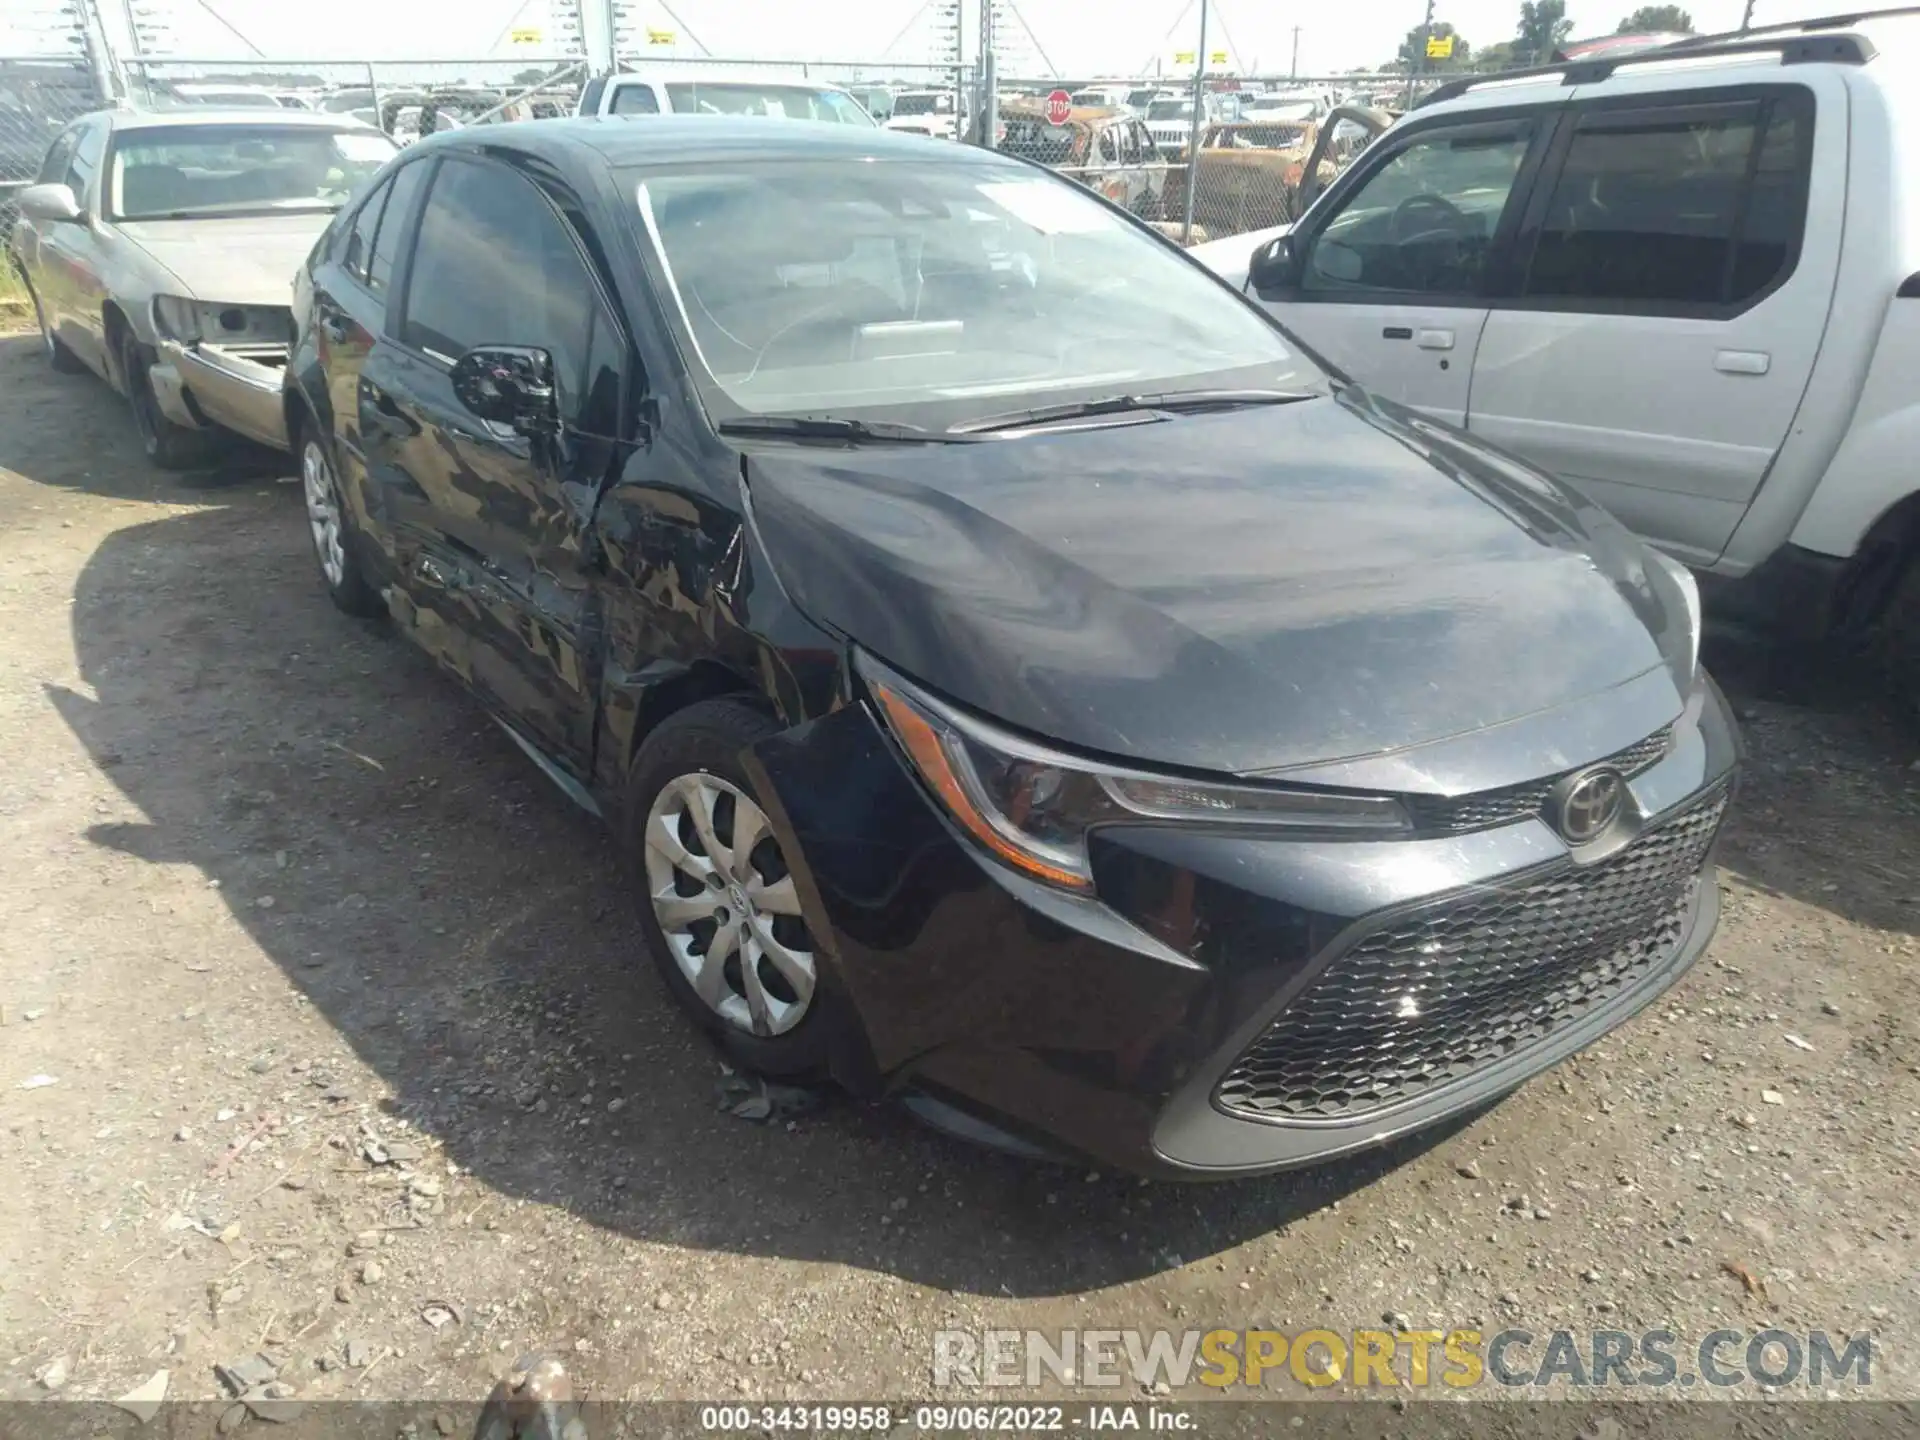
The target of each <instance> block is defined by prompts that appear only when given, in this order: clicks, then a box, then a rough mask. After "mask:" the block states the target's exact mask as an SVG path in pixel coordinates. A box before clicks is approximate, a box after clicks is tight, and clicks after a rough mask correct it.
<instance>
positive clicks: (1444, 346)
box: [1413, 330, 1453, 350]
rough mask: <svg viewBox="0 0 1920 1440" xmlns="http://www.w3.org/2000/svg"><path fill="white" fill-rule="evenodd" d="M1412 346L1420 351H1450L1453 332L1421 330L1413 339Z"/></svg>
mask: <svg viewBox="0 0 1920 1440" xmlns="http://www.w3.org/2000/svg"><path fill="white" fill-rule="evenodd" d="M1413 343H1414V344H1416V345H1418V346H1419V347H1420V348H1421V349H1422V350H1451V349H1452V348H1453V332H1452V331H1451V330H1422V331H1421V332H1420V333H1419V335H1418V336H1416V337H1415V339H1414V342H1413Z"/></svg>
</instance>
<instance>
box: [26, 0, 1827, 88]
mask: <svg viewBox="0 0 1920 1440" xmlns="http://www.w3.org/2000/svg"><path fill="white" fill-rule="evenodd" d="M61 3H62V0H0V55H6V54H22V53H32V52H33V51H35V50H39V49H44V48H46V46H45V43H44V41H41V42H40V43H35V42H36V40H37V39H38V37H39V36H40V35H42V34H44V33H46V32H45V31H44V29H43V27H44V25H45V23H46V20H47V17H48V16H49V15H50V14H51V13H53V12H55V11H57V10H58V9H59V8H60V5H61ZM97 3H98V4H99V6H100V8H101V11H102V13H103V17H104V19H105V20H106V22H107V24H108V27H109V30H110V32H113V33H116V34H121V35H123V34H124V33H125V30H126V16H127V12H128V9H129V8H130V7H139V8H141V9H145V10H151V11H154V12H157V13H159V14H160V15H161V16H162V17H164V19H165V21H166V22H167V24H168V26H169V28H170V29H171V31H172V38H171V42H170V48H171V50H172V52H173V53H174V54H176V55H183V56H185V55H191V56H193V57H195V58H208V59H212V58H234V59H240V58H244V57H246V56H247V55H248V54H249V53H251V52H250V51H249V50H248V48H247V43H246V42H248V41H250V42H251V43H252V45H254V46H256V47H258V49H259V50H260V51H263V52H265V53H266V54H267V55H269V56H272V57H273V58H276V59H280V58H286V59H313V60H319V59H340V60H345V59H377V60H405V59H420V60H425V59H442V58H451V59H478V58H483V57H502V58H514V57H515V56H516V55H525V56H527V57H529V58H531V57H533V56H535V55H539V54H543V53H547V51H543V50H541V49H539V48H537V47H535V46H523V47H522V48H519V49H516V47H515V45H514V43H513V41H512V40H511V39H510V38H509V37H510V36H511V34H512V32H513V31H514V30H515V29H521V30H540V31H541V32H542V35H543V39H544V36H545V35H546V34H547V33H549V32H548V29H547V27H548V25H549V23H550V22H549V21H548V19H547V13H546V11H547V6H548V5H549V4H552V5H559V6H567V5H570V4H572V3H574V0H326V3H325V4H322V5H313V4H308V3H301V0H97ZM623 3H625V4H627V5H629V6H630V8H631V9H632V11H633V13H634V24H635V28H636V30H638V29H644V28H653V29H658V30H663V31H670V32H672V33H673V34H674V37H675V43H674V44H673V46H672V47H671V48H664V49H660V50H657V51H656V52H655V53H656V54H659V55H662V56H666V55H672V56H675V57H680V58H691V57H698V56H699V55H701V54H702V53H703V47H704V52H705V53H708V54H711V55H714V56H717V57H726V58H759V59H798V58H803V57H805V58H815V59H821V60H851V61H879V60H887V59H890V60H893V61H896V62H906V61H916V60H926V59H929V58H932V55H931V53H930V51H931V46H932V43H933V42H932V40H931V26H930V24H929V23H928V17H929V15H930V14H931V8H932V7H931V6H929V5H923V4H921V3H920V0H664V3H663V0H623ZM963 3H964V4H965V5H966V7H967V11H968V15H969V19H968V24H967V29H968V31H969V32H970V33H971V32H972V24H973V22H972V18H971V16H972V13H973V12H974V11H975V10H976V8H977V5H978V3H979V0H963ZM1003 3H1004V0H1003ZM1208 4H1209V7H1210V20H1209V37H1208V42H1207V49H1208V50H1209V51H1214V50H1226V51H1228V52H1229V55H1230V57H1231V60H1230V63H1232V64H1233V65H1234V66H1235V68H1238V69H1240V70H1243V71H1253V70H1259V71H1262V72H1264V73H1285V72H1286V70H1287V68H1288V66H1289V63H1290V61H1291V58H1292V46H1293V27H1294V26H1296V25H1297V26H1299V27H1300V34H1299V46H1300V50H1299V66H1300V68H1299V73H1300V74H1302V75H1308V74H1315V73H1321V74H1329V73H1339V72H1342V71H1345V70H1348V69H1352V68H1355V67H1366V68H1369V69H1371V68H1373V67H1375V66H1378V65H1380V64H1382V63H1384V62H1386V61H1387V60H1390V59H1391V58H1392V57H1393V54H1394V51H1395V49H1396V48H1397V47H1398V45H1399V43H1400V40H1401V38H1402V37H1403V36H1404V35H1405V34H1406V32H1407V30H1408V29H1409V28H1410V27H1412V26H1415V25H1418V24H1419V23H1420V19H1421V14H1422V10H1423V6H1424V0H1338V3H1333V4H1327V3H1322V4H1314V5H1309V4H1303V3H1299V0H1208ZM1742 4H1743V0H1692V3H1689V4H1687V5H1686V8H1687V9H1688V10H1689V11H1690V12H1691V13H1692V15H1693V20H1694V27H1695V29H1697V30H1699V31H1702V32H1708V31H1714V30H1731V29H1734V28H1737V27H1738V25H1739V23H1740V12H1741V9H1742ZM1012 8H1013V9H1014V10H1015V11H1017V13H1018V14H1019V16H1020V17H1021V18H1022V19H1023V20H1024V21H1025V23H1026V28H1027V29H1028V30H1030V31H1031V32H1032V38H1033V40H1034V41H1037V46H1038V49H1039V51H1041V52H1043V53H1044V54H1045V55H1046V56H1047V57H1048V58H1050V59H1051V61H1052V62H1053V64H1054V66H1055V67H1056V68H1057V69H1058V70H1060V71H1061V72H1063V73H1069V74H1072V75H1075V76H1077V77H1078V76H1090V75H1094V74H1103V75H1104V74H1110V75H1121V74H1144V73H1152V71H1153V69H1154V66H1155V63H1156V61H1157V62H1158V63H1159V65H1160V66H1162V67H1163V68H1164V69H1165V70H1166V71H1168V72H1169V73H1170V72H1172V70H1173V68H1174V55H1175V53H1176V52H1177V51H1181V50H1187V51H1191V50H1193V49H1194V48H1195V46H1196V44H1197V39H1198V29H1199V8H1200V0H1013V7H1012ZM1567 8H1568V13H1569V14H1570V15H1571V17H1572V18H1573V20H1574V22H1575V23H1574V33H1575V35H1576V37H1581V38H1584V37H1587V36H1592V35H1603V34H1611V33H1612V32H1613V30H1614V29H1615V27H1616V26H1617V25H1618V24H1619V22H1620V20H1621V18H1622V17H1623V16H1624V15H1626V14H1628V13H1629V12H1630V11H1631V10H1632V9H1633V8H1635V7H1634V4H1633V3H1628V0H1568V5H1567ZM1844 8H1845V7H1844V6H1842V5H1840V4H1838V3H1837V0H1757V3H1756V4H1755V10H1754V21H1755V23H1756V24H1765V23H1767V22H1769V21H1784V20H1791V19H1795V18H1800V17H1804V16H1810V15H1817V14H1822V13H1833V12H1834V11H1835V10H1839V9H1844ZM1519 12H1520V6H1519V0H1438V3H1437V4H1436V7H1435V12H1434V18H1435V19H1436V20H1445V21H1448V22H1451V23H1452V24H1453V26H1454V27H1455V29H1456V30H1457V31H1458V32H1459V33H1460V34H1461V35H1463V36H1465V37H1466V39H1467V40H1468V41H1469V42H1470V43H1472V44H1474V45H1486V44H1491V43H1493V42H1495V41H1498V40H1507V39H1511V38H1513V33H1514V27H1515V24H1516V22H1517V20H1518V18H1519ZM216 17H218V18H216ZM222 21H224V22H225V23H224V24H223V23H222ZM229 27H230V28H229ZM236 32H237V34H236ZM902 32H905V33H904V34H903V33H902ZM240 36H244V37H245V40H244V41H243V40H242V39H240V38H239V37H240ZM889 47H891V48H889ZM551 48H552V47H551V46H548V47H547V49H548V50H551ZM1006 48H1008V49H1011V50H1013V51H1015V52H1016V53H1017V52H1019V51H1021V50H1026V51H1027V56H1028V57H1032V55H1033V51H1032V50H1031V49H1029V48H1028V45H1027V37H1026V36H1025V35H1020V34H1017V33H1016V35H1015V38H1014V41H1013V43H1012V45H1011V46H1009V47H1006ZM1002 64H1003V69H1004V68H1006V65H1005V61H1004V60H1003V62H1002ZM1022 68H1024V67H1022Z"/></svg>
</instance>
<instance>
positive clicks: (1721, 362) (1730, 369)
mask: <svg viewBox="0 0 1920 1440" xmlns="http://www.w3.org/2000/svg"><path fill="white" fill-rule="evenodd" d="M1772 367H1773V356H1771V355H1769V354H1768V353H1767V352H1766V351H1764V350H1722V351H1720V352H1719V353H1718V354H1716V355H1715V356H1714V357H1713V368H1714V369H1716V370H1718V371H1719V372H1720V373H1721V374H1723V375H1764V374H1766V373H1767V371H1768V370H1770V369H1771V368H1772Z"/></svg>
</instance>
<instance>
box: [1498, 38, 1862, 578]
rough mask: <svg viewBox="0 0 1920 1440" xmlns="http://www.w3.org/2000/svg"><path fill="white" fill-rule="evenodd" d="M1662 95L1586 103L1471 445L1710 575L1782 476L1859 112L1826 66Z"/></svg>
mask: <svg viewBox="0 0 1920 1440" xmlns="http://www.w3.org/2000/svg"><path fill="white" fill-rule="evenodd" d="M1630 83H1631V82H1630ZM1659 83H1661V81H1660V77H1657V76H1648V77H1644V78H1642V79H1640V80H1639V81H1638V84H1637V87H1636V88H1637V90H1638V92H1639V93H1635V90H1629V92H1628V93H1626V94H1624V95H1620V94H1613V95H1609V96H1608V97H1607V98H1606V99H1592V100H1585V101H1583V100H1581V98H1580V96H1579V93H1578V92H1576V93H1575V97H1574V100H1573V104H1572V107H1571V109H1570V111H1569V113H1568V115H1567V119H1566V121H1565V122H1564V123H1563V125H1562V126H1561V128H1560V132H1559V134H1558V135H1557V136H1556V137H1555V140H1554V143H1553V146H1552V150H1551V152H1550V154H1549V156H1548V159H1547V164H1546V166H1545V167H1544V169H1543V171H1542V177H1541V181H1540V184H1539V185H1537V186H1536V187H1535V193H1534V196H1533V198H1532V200H1531V202H1530V203H1529V204H1528V206H1527V212H1526V216H1525V219H1524V221H1523V223H1522V225H1521V229H1520V234H1521V235H1522V237H1523V241H1522V243H1521V244H1520V245H1519V246H1518V247H1517V250H1516V255H1515V267H1514V276H1515V285H1514V291H1513V296H1514V298H1512V299H1509V300H1503V301H1498V302H1496V304H1495V308H1494V310H1493V313H1492V316H1491V318H1490V319H1489V320H1488V322H1487V326H1486V330H1485V333H1484V334H1483V335H1482V337H1481V341H1480V349H1479V352H1478V354H1477V356H1476V358H1475V361H1474V372H1473V395H1472V403H1471V405H1470V407H1469V417H1468V425H1469V428H1470V429H1472V430H1473V431H1474V433H1476V434H1479V435H1483V436H1485V437H1486V438H1487V439H1488V440H1491V441H1493V442H1495V443H1497V444H1500V445H1504V446H1506V447H1508V448H1509V449H1512V450H1514V451H1516V452H1517V453H1519V454H1520V455H1523V456H1525V457H1526V458H1527V459H1529V460H1531V461H1533V462H1534V463H1535V464H1537V465H1539V466H1541V467H1542V468H1543V469H1546V470H1549V471H1551V472H1553V473H1554V474H1556V475H1558V476H1560V477H1562V478H1563V479H1566V480H1569V481H1571V482H1573V484H1574V485H1576V486H1577V487H1578V488H1580V489H1582V490H1584V491H1586V492H1587V493H1588V494H1590V495H1591V496H1592V497H1593V498H1594V499H1595V500H1597V501H1599V502H1600V503H1601V504H1602V505H1605V506H1606V507H1607V508H1608V509H1609V510H1611V511H1612V512H1613V513H1614V514H1615V515H1616V516H1617V517H1618V518H1619V519H1620V520H1622V521H1623V522H1625V523H1626V524H1627V525H1628V526H1629V527H1631V528H1632V529H1634V530H1636V531H1638V532H1639V533H1640V534H1642V535H1644V536H1646V537H1647V538H1649V539H1651V540H1655V541H1657V542H1659V543H1660V544H1661V545H1662V546H1663V547H1665V548H1667V549H1670V550H1672V551H1673V552H1674V553H1676V554H1677V555H1680V556H1682V557H1684V558H1686V559H1689V560H1692V561H1695V562H1696V563H1706V562H1711V561H1712V560H1713V559H1715V558H1716V557H1717V556H1718V555H1719V554H1720V552H1721V550H1722V549H1723V548H1724V547H1725V545H1726V543H1727V540H1728V538H1729V537H1730V536H1731V535H1732V533H1733V531H1734V528H1735V526H1737V525H1738V524H1739V522H1740V518H1741V516H1742V515H1743V514H1744V513H1745V512H1746V509H1747V506H1748V504H1749V502H1751V501H1752V499H1753V497H1754V494H1755V493H1756V492H1757V491H1758V490H1759V488H1760V485H1761V482H1762V481H1763V480H1764V479H1765V478H1766V475H1767V471H1768V469H1769V467H1770V466H1771V464H1772V462H1773V457H1774V453H1775V452H1776V451H1777V450H1778V449H1779V448H1780V445H1781V443H1782V441H1784V440H1785V438H1786V436H1787V433H1788V429H1789V427H1790V426H1791V425H1792V423H1793V417H1794V414H1795V411H1796V410H1797V409H1798V407H1799V404H1800V399H1801V396H1802V394H1803V393H1804V391H1805V390H1806V387H1807V381H1808V379H1809V377H1810V376H1811V374H1812V371H1813V363H1814V357H1815V356H1816V355H1817V354H1818V352H1819V348H1820V342H1821V338H1822V336H1823V335H1824V333H1825V330H1826V323H1827V313H1828V308H1829V305H1830V302H1831V299H1832V292H1833V284H1834V278H1835V275H1836V273H1837V270H1838V266H1839V255H1840V238H1841V224H1842V219H1843V216H1844V214H1845V205H1846V184H1847V129H1846V118H1845V117H1846V113H1847V109H1846V95H1845V91H1844V88H1843V82H1842V81H1841V80H1840V79H1839V77H1838V76H1835V75H1831V74H1823V73H1819V72H1818V71H1815V70H1812V69H1811V68H1810V69H1809V70H1808V71H1807V72H1806V73H1805V75H1804V76H1803V77H1802V76H1796V77H1795V78H1794V80H1792V81H1791V82H1786V81H1769V82H1768V83H1764V84H1761V83H1755V84H1747V85H1740V86H1729V87H1716V88H1714V89H1711V90H1690V91H1682V92H1679V93H1675V92H1674V91H1672V89H1671V88H1670V87H1671V79H1670V77H1669V78H1668V79H1667V80H1666V81H1665V83H1666V84H1667V85H1668V86H1669V88H1668V89H1667V90H1666V91H1665V92H1664V93H1657V92H1655V91H1654V89H1653V87H1655V86H1657V85H1658V84H1659ZM1614 88H1616V89H1617V88H1618V87H1617V84H1616V87H1614ZM1816 103H1817V104H1818V106H1819V108H1820V111H1821V113H1820V117H1819V118H1820V123H1819V124H1818V125H1817V126H1816V125H1815V123H1814V116H1815V109H1816ZM1829 121H1831V122H1832V123H1829Z"/></svg>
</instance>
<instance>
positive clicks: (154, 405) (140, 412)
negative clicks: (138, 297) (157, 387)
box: [120, 331, 219, 470]
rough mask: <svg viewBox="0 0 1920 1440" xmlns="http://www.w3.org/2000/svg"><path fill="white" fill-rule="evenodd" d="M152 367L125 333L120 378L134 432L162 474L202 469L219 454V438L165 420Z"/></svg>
mask: <svg viewBox="0 0 1920 1440" xmlns="http://www.w3.org/2000/svg"><path fill="white" fill-rule="evenodd" d="M152 366H153V361H152V359H151V358H150V357H149V356H148V354H147V351H146V347H145V346H144V345H142V344H141V343H140V342H139V341H138V340H137V339H135V338H134V336H133V334H132V333H131V332H130V331H129V332H123V333H122V334H121V337H120V378H121V380H122V381H123V382H124V383H125V385H126V390H127V404H128V405H129V406H130V407H131V408H132V410H133V424H134V428H135V429H136V430H138V431H139V432H140V443H141V445H142V446H143V447H144V448H145V449H146V452H147V458H148V459H149V460H151V461H152V462H153V463H154V464H155V465H158V466H159V467H160V468H161V469H162V470H199V469H203V468H204V467H206V466H207V465H208V464H210V463H211V462H212V461H213V459H214V457H215V456H216V455H217V454H218V453H219V436H218V435H216V434H215V433H214V432H213V431H211V430H189V429H187V428H186V427H185V426H183V425H176V424H174V423H173V421H171V420H169V419H168V418H167V417H166V413H165V412H164V411H163V410H161V408H160V402H159V400H158V399H156V398H155V397H154V393H153V381H152V379H151V377H149V375H148V374H147V372H148V370H150V369H151V368H152Z"/></svg>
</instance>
